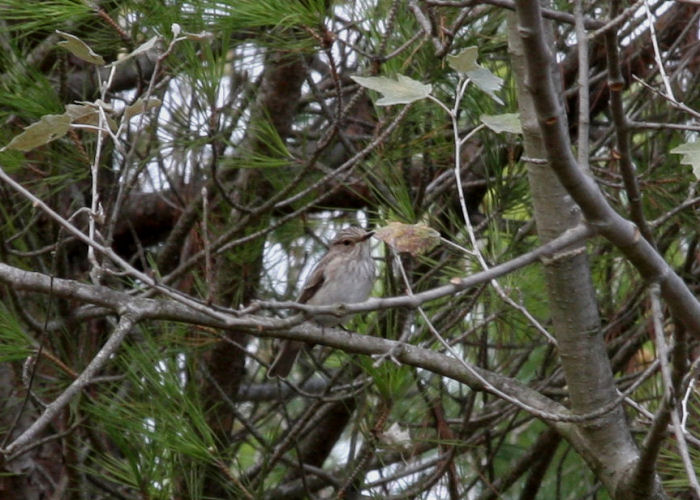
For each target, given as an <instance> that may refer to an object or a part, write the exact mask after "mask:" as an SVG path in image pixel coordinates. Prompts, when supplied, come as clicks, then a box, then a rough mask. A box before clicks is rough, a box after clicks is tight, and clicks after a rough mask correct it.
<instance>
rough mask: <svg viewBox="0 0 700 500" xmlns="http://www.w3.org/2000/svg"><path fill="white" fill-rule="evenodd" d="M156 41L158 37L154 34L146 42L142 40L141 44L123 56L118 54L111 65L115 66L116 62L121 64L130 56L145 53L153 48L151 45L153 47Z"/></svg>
mask: <svg viewBox="0 0 700 500" xmlns="http://www.w3.org/2000/svg"><path fill="white" fill-rule="evenodd" d="M157 43H158V37H157V36H154V37H153V38H151V39H150V40H148V41H147V42H144V43H142V44H141V45H139V46H138V47H136V48H135V49H134V50H132V51H131V52H129V53H128V54H126V55H124V56H120V57H119V59H117V60H116V61H114V62H113V63H112V65H115V66H116V65H117V64H122V63H123V62H126V61H128V60H129V59H131V58H132V57H136V56H138V55H140V54H145V53H146V52H148V51H149V50H151V49H153V47H155V46H156V44H157Z"/></svg>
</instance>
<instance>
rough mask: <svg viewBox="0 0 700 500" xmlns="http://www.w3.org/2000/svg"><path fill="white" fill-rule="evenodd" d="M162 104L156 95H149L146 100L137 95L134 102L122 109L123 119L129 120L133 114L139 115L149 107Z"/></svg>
mask: <svg viewBox="0 0 700 500" xmlns="http://www.w3.org/2000/svg"><path fill="white" fill-rule="evenodd" d="M161 104H162V101H161V100H160V99H158V98H157V97H149V98H148V99H147V100H144V99H143V98H141V97H139V98H138V99H137V100H136V102H135V103H134V104H132V105H131V106H127V107H126V109H125V110H124V120H129V119H131V118H132V117H133V116H136V115H139V114H141V113H144V112H146V111H148V110H149V109H153V108H157V107H158V106H160V105H161Z"/></svg>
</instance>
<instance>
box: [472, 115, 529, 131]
mask: <svg viewBox="0 0 700 500" xmlns="http://www.w3.org/2000/svg"><path fill="white" fill-rule="evenodd" d="M479 119H480V120H481V123H483V124H484V125H486V126H487V127H488V128H490V129H491V130H493V131H494V132H496V133H499V134H500V133H501V132H508V133H510V134H522V133H523V129H522V125H521V124H520V114H519V113H505V114H502V115H481V116H480V117H479Z"/></svg>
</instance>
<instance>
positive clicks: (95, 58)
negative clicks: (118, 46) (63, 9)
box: [56, 30, 105, 65]
mask: <svg viewBox="0 0 700 500" xmlns="http://www.w3.org/2000/svg"><path fill="white" fill-rule="evenodd" d="M56 34H57V35H59V36H61V37H63V38H64V40H62V41H60V42H58V44H57V45H58V46H59V47H63V48H64V49H66V50H67V51H68V52H70V53H71V54H73V55H74V56H75V57H78V58H80V59H82V60H83V61H87V62H89V63H91V64H100V65H102V64H104V63H105V60H104V59H103V58H102V56H101V55H99V54H97V53H96V52H95V51H94V50H92V49H91V48H90V47H89V46H88V44H86V43H85V42H83V41H82V40H81V39H80V38H78V37H77V36H75V35H71V34H70V33H64V32H63V31H58V30H56Z"/></svg>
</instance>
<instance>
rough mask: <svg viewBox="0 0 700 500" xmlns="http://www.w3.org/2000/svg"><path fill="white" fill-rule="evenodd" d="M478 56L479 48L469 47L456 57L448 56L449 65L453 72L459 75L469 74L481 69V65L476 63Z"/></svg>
mask: <svg viewBox="0 0 700 500" xmlns="http://www.w3.org/2000/svg"><path fill="white" fill-rule="evenodd" d="M478 56H479V48H478V47H467V48H466V49H464V50H463V51H461V52H460V53H459V54H457V55H456V56H452V55H449V56H447V63H448V64H449V65H450V67H451V68H452V69H453V70H455V71H457V72H459V73H467V72H469V71H474V70H475V69H477V68H479V65H478V64H477V63H476V58H477V57H478Z"/></svg>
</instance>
